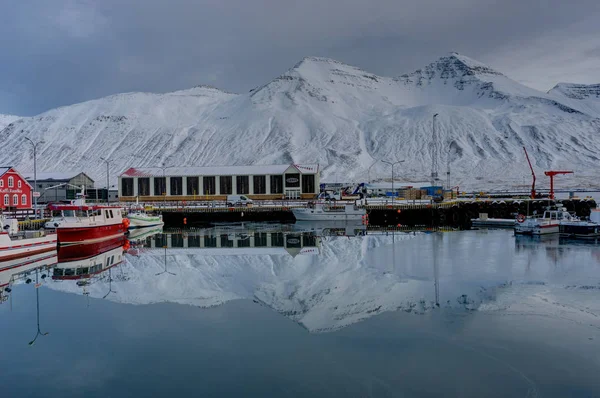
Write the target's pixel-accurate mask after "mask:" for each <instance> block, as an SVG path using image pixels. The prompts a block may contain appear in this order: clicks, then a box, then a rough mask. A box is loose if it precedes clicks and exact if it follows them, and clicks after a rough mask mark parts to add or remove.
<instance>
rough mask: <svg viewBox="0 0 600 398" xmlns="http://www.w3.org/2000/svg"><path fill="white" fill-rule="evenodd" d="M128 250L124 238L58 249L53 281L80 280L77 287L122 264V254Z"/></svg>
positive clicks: (127, 243) (119, 237)
mask: <svg viewBox="0 0 600 398" xmlns="http://www.w3.org/2000/svg"><path fill="white" fill-rule="evenodd" d="M128 248H129V242H128V240H127V239H126V238H125V236H118V237H115V238H112V239H109V240H104V241H101V242H95V243H90V244H82V245H72V246H65V247H59V250H58V264H57V265H56V267H54V270H53V273H52V279H53V280H81V282H78V285H80V286H82V285H85V284H86V283H89V281H90V279H91V278H93V277H94V276H95V275H98V274H100V273H102V272H104V271H107V270H109V269H110V268H113V267H115V266H117V265H119V264H121V263H122V262H123V252H124V251H125V250H127V249H128Z"/></svg>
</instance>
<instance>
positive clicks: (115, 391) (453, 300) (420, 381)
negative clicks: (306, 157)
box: [0, 224, 600, 398]
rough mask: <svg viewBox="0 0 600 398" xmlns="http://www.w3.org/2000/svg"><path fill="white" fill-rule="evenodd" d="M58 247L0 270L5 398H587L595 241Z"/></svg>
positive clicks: (278, 234)
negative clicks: (174, 397) (174, 396)
mask: <svg viewBox="0 0 600 398" xmlns="http://www.w3.org/2000/svg"><path fill="white" fill-rule="evenodd" d="M355 227H356V228H355ZM62 249H63V248H61V249H59V250H58V252H57V253H49V254H48V256H47V257H45V258H32V259H28V261H27V262H23V263H21V264H16V263H15V264H6V263H4V264H2V265H1V267H0V285H1V286H2V287H1V289H0V293H1V294H2V298H3V300H4V302H3V304H0V339H2V341H5V342H6V344H5V345H4V346H3V355H2V357H0V363H1V364H2V366H3V369H5V371H3V373H2V375H0V381H1V382H2V384H3V386H4V387H3V391H4V392H6V394H7V396H45V397H61V398H62V397H65V396H79V395H86V396H90V395H91V396H117V397H121V396H123V397H128V396H172V394H173V391H177V392H178V393H179V394H180V395H185V396H187V395H192V396H193V395H197V396H228V397H238V396H257V397H258V396H281V395H286V394H288V395H292V396H307V397H309V396H310V397H315V396H318V397H321V396H322V397H332V396H338V397H347V396H377V397H380V396H384V397H386V396H390V397H391V396H399V395H401V396H497V397H506V396H532V397H533V396H542V395H543V396H556V397H563V396H597V395H599V394H600V386H598V383H597V374H598V371H600V364H599V363H598V358H597V353H598V352H599V351H600V347H599V345H598V344H599V343H598V342H600V246H598V245H597V244H595V243H593V242H592V243H587V244H582V243H574V242H568V241H562V240H558V239H542V240H536V239H531V238H527V237H515V236H513V234H512V232H510V231H485V230H480V231H463V232H444V233H440V232H430V231H424V232H411V233H404V232H385V231H373V230H370V229H369V230H368V231H367V230H366V229H365V228H363V227H362V226H343V227H339V228H338V227H335V228H334V227H331V226H327V225H325V226H324V225H294V226H289V225H288V226H280V225H268V224H256V225H244V226H225V225H224V226H218V227H214V228H208V229H205V230H195V231H178V232H163V231H161V230H154V231H136V232H135V234H132V235H130V236H129V237H128V238H127V240H125V239H120V240H115V241H114V242H104V243H102V244H101V245H100V246H93V245H90V246H87V247H85V248H79V249H75V248H68V249H66V250H62ZM44 276H45V278H44ZM36 287H38V288H36ZM34 290H35V293H34ZM65 292H66V293H67V294H65ZM82 296H83V297H82ZM131 304H135V305H131ZM142 304H152V305H142ZM182 304H183V305H182ZM299 326H300V327H299ZM36 333H37V334H36ZM48 333H49V334H48ZM30 342H33V343H34V344H32V345H33V347H31V346H29V345H28V343H30ZM57 368H59V369H62V370H69V371H62V372H57V371H56V369H57ZM70 370H72V371H70ZM34 371H35V372H38V373H42V374H50V373H51V372H52V374H53V377H52V378H32V377H31V375H32V372H34ZM75 374H76V375H77V377H74V376H75ZM194 377H198V380H199V381H200V382H199V383H189V380H192V379H194ZM432 381H433V382H432ZM40 391H43V394H41V393H40Z"/></svg>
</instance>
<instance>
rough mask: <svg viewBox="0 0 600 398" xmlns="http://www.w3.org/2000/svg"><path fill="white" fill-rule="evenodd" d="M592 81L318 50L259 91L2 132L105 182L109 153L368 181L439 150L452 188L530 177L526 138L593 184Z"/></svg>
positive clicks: (104, 111)
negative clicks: (379, 70) (306, 168)
mask: <svg viewBox="0 0 600 398" xmlns="http://www.w3.org/2000/svg"><path fill="white" fill-rule="evenodd" d="M594 87H596V88H597V86H582V85H565V84H562V85H559V86H557V88H555V89H553V90H551V91H550V92H548V93H543V92H539V91H537V90H534V89H531V88H529V87H526V86H523V85H521V84H519V83H517V82H515V81H513V80H511V79H510V78H508V77H506V76H505V75H503V74H502V73H500V72H498V71H496V70H494V69H492V68H490V67H488V66H486V65H484V64H481V63H479V62H477V61H475V60H472V59H470V58H468V57H465V56H463V55H460V54H456V53H452V54H450V55H448V56H445V57H442V58H440V59H439V60H437V61H435V62H433V63H431V64H430V65H427V66H426V67H424V68H422V69H420V70H418V71H415V72H413V73H410V74H405V75H401V76H398V77H382V76H377V75H374V74H372V73H369V72H366V71H363V70H361V69H359V68H356V67H353V66H349V65H346V64H343V63H340V62H337V61H334V60H331V59H326V58H315V57H310V58H305V59H304V60H302V61H301V62H299V63H298V64H297V65H295V66H294V67H293V68H291V69H290V70H288V71H287V72H286V73H284V74H283V75H281V76H279V77H277V78H276V79H274V80H273V81H271V82H269V83H267V84H265V85H263V86H260V87H257V88H256V89H254V90H252V91H251V92H250V93H247V94H231V93H226V92H223V91H220V90H218V89H215V88H212V87H206V86H198V87H195V88H192V89H189V90H182V91H176V92H172V93H167V94H150V93H126V94H118V95H113V96H110V97H106V98H101V99H97V100H93V101H88V102H84V103H80V104H75V105H71V106H67V107H62V108H58V109H54V110H51V111H48V112H45V113H43V114H41V115H38V116H35V117H29V118H22V119H19V120H16V121H14V122H12V123H11V124H9V125H8V126H7V127H5V128H4V129H2V130H1V131H0V141H1V142H3V143H4V145H3V149H2V151H1V152H0V163H2V164H12V165H15V166H17V167H19V168H20V169H22V170H24V171H30V170H31V169H32V165H33V161H32V159H31V158H30V154H29V152H27V151H23V150H22V148H23V146H24V137H25V136H27V137H30V138H32V139H38V140H39V139H43V140H44V141H45V144H44V145H43V146H42V148H41V151H40V152H39V159H38V167H39V168H40V170H43V171H66V170H85V171H86V172H88V173H89V174H90V175H92V176H93V178H95V179H96V180H97V181H98V182H99V185H101V184H102V183H101V182H100V181H104V178H105V174H104V173H105V171H104V170H105V168H104V166H103V163H102V162H101V161H100V159H99V158H100V157H108V158H109V159H111V160H112V162H111V166H110V171H111V174H112V175H113V176H116V175H117V174H118V173H121V172H122V171H124V170H126V169H127V168H128V167H131V166H157V165H162V164H165V165H172V166H175V165H234V164H251V163H253V164H257V163H260V164H269V163H288V162H296V163H309V162H310V163H319V164H321V166H322V170H323V179H324V180H325V181H364V180H366V179H367V169H368V168H369V166H371V165H372V164H373V163H374V162H377V163H376V164H375V166H373V168H372V170H371V178H383V177H388V178H389V176H390V174H391V170H390V167H389V166H388V165H386V164H385V163H383V162H381V160H387V161H392V160H399V159H405V160H406V162H405V163H403V164H402V165H401V166H399V167H398V169H397V170H395V171H396V175H400V178H402V179H404V180H408V181H410V180H413V181H423V180H424V179H427V178H428V176H429V175H430V173H431V165H432V157H435V158H436V159H437V162H438V163H439V171H440V175H443V176H445V172H446V169H447V168H448V167H450V169H451V177H452V181H451V182H452V185H460V186H461V188H462V187H464V188H480V187H492V186H498V187H500V186H501V187H505V186H513V187H514V186H523V187H525V186H527V185H528V183H529V170H528V168H527V165H526V162H525V159H524V155H523V149H522V147H523V146H526V147H527V148H528V151H529V153H530V156H531V157H532V158H533V161H534V163H535V167H536V168H537V169H538V171H540V172H541V171H542V170H547V169H551V168H560V169H565V168H566V169H572V170H574V171H575V172H576V174H575V175H574V176H573V177H566V178H564V179H562V180H561V182H560V184H562V186H567V185H571V186H574V185H584V186H594V185H597V183H596V179H595V178H594V173H593V169H594V167H595V165H597V163H598V160H599V159H600V155H598V154H599V153H600V137H599V134H600V107H598V100H597V96H596V98H592V97H593V95H592V94H593V93H594ZM582 92H583V93H585V95H583V96H584V97H585V98H580V97H582V94H581V93H582ZM434 114H438V116H437V118H436V130H437V135H438V139H437V140H436V143H437V145H436V146H432V145H431V143H432V136H433V134H432V124H433V115H434ZM113 181H114V178H113ZM540 183H541V184H544V183H545V184H547V181H544V180H543V179H541V181H540Z"/></svg>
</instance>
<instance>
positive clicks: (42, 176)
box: [23, 171, 81, 181]
mask: <svg viewBox="0 0 600 398" xmlns="http://www.w3.org/2000/svg"><path fill="white" fill-rule="evenodd" d="M79 174H81V171H77V172H76V171H70V172H66V173H60V172H54V173H37V176H36V179H37V180H38V181H44V180H57V181H69V180H71V179H73V178H74V177H77V176H78V175H79ZM23 178H25V179H26V180H33V173H26V174H23Z"/></svg>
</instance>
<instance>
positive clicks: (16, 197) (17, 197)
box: [13, 195, 19, 206]
mask: <svg viewBox="0 0 600 398" xmlns="http://www.w3.org/2000/svg"><path fill="white" fill-rule="evenodd" d="M18 204H19V195H13V206H17V205H18Z"/></svg>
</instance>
